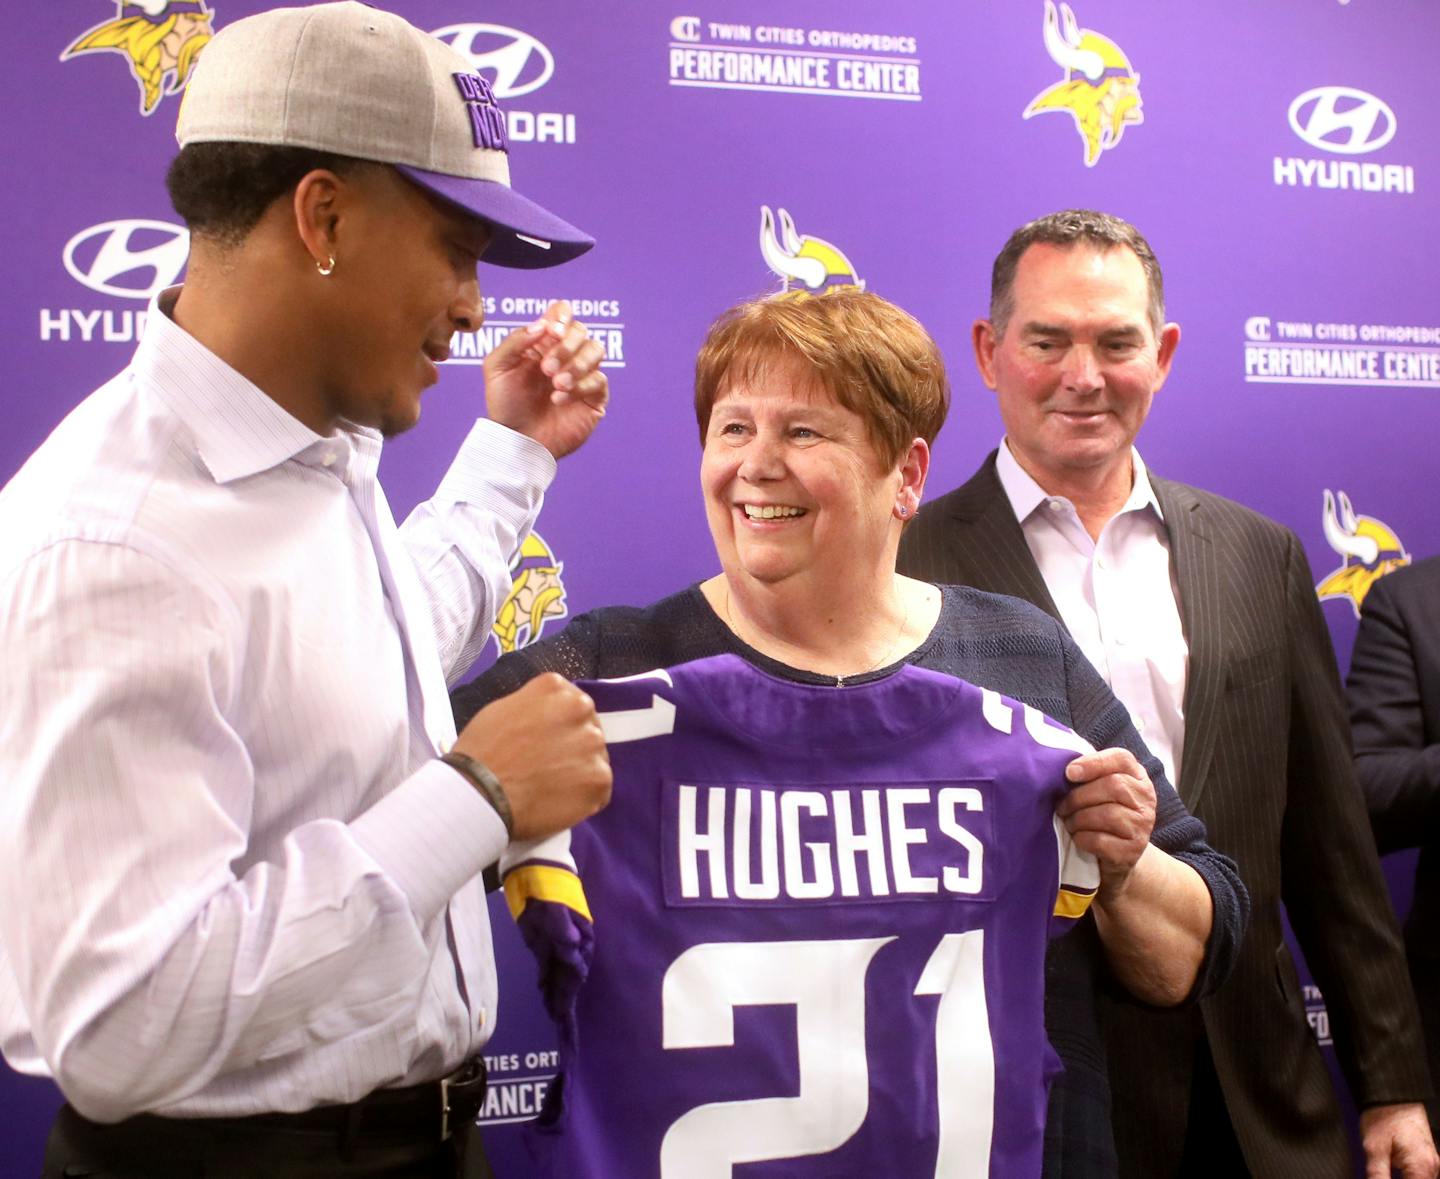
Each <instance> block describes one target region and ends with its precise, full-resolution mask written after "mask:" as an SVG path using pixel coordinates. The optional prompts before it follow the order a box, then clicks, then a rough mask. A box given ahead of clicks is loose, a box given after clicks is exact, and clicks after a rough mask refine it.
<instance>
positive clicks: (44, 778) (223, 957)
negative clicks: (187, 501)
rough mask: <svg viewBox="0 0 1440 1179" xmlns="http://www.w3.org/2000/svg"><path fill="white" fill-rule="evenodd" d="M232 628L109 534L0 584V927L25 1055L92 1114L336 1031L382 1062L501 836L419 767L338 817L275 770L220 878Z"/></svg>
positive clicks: (147, 1102)
mask: <svg viewBox="0 0 1440 1179" xmlns="http://www.w3.org/2000/svg"><path fill="white" fill-rule="evenodd" d="M481 510H485V511H489V510H492V506H491V505H488V504H487V505H486V507H485V508H484V509H481ZM518 526H519V525H518V524H515V523H507V524H503V525H497V526H496V527H495V529H494V530H493V531H494V535H493V537H492V540H491V542H490V543H494V544H501V543H505V542H506V540H507V539H508V538H509V537H510V536H511V534H512V532H513V530H514V529H515V528H517V527H518ZM491 592H493V590H492V591H491ZM245 643H246V636H245V635H244V634H242V633H240V632H239V628H238V626H237V624H236V621H235V619H234V617H233V615H231V614H229V613H227V608H226V606H225V604H224V603H223V602H221V601H220V600H218V599H217V598H215V597H213V596H211V595H209V594H207V593H206V592H204V591H203V590H202V589H201V588H199V587H197V586H196V585H195V584H194V582H193V580H192V579H187V578H182V577H180V576H177V575H176V573H175V572H174V571H173V570H172V569H171V568H170V567H169V566H168V565H167V564H166V562H165V561H163V560H161V559H157V557H156V556H154V555H150V554H148V553H145V552H140V551H136V549H134V548H131V547H126V546H124V545H120V544H113V543H95V542H90V541H76V540H70V541H63V542H61V543H58V544H54V545H51V546H50V547H48V548H45V549H42V550H41V551H40V552H39V553H37V554H35V555H33V556H32V557H30V558H29V559H28V560H27V561H26V562H25V563H24V564H22V565H21V566H19V567H18V568H17V569H15V570H13V571H12V572H11V574H10V575H9V576H8V577H7V578H6V580H5V581H3V582H0V650H3V651H4V652H5V655H6V667H5V669H4V674H3V676H0V783H3V790H0V945H3V947H4V951H3V953H4V954H5V955H7V956H8V957H9V959H10V967H11V969H12V971H13V973H14V977H15V980H16V983H17V986H18V991H19V1000H20V1003H21V1005H22V1007H23V1009H24V1011H25V1012H26V1015H27V1016H28V1021H29V1025H30V1033H31V1036H32V1037H33V1039H34V1041H35V1044H36V1046H37V1047H38V1050H39V1051H40V1053H41V1054H42V1055H43V1057H44V1059H45V1061H46V1062H47V1064H48V1066H49V1068H50V1071H51V1072H52V1074H53V1076H54V1077H55V1079H56V1080H57V1082H58V1083H59V1085H60V1086H61V1088H62V1089H63V1090H64V1092H65V1094H66V1096H67V1097H68V1098H69V1099H70V1100H71V1102H72V1103H74V1104H75V1106H76V1107H77V1108H78V1109H79V1110H80V1111H81V1112H82V1113H84V1114H85V1115H86V1116H88V1117H91V1118H94V1119H97V1120H101V1121H110V1120H115V1119H119V1118H122V1117H125V1116H128V1115H129V1114H131V1113H134V1112H136V1111H139V1110H144V1109H156V1108H162V1107H164V1106H166V1105H169V1104H171V1103H173V1102H176V1101H179V1100H183V1099H184V1098H185V1097H186V1096H187V1095H188V1094H191V1093H194V1092H196V1091H197V1090H199V1089H201V1088H202V1087H204V1086H205V1085H206V1084H207V1083H209V1082H210V1081H211V1080H212V1079H214V1078H216V1077H217V1076H219V1075H221V1074H222V1073H224V1074H230V1073H234V1072H236V1071H240V1070H244V1069H247V1068H251V1067H254V1066H263V1064H264V1062H267V1061H273V1060H278V1059H279V1058H282V1057H285V1056H286V1055H287V1054H291V1053H294V1052H296V1051H297V1050H299V1049H302V1048H304V1049H307V1050H311V1049H314V1048H315V1047H316V1046H319V1045H323V1044H327V1043H334V1042H336V1041H340V1040H347V1041H351V1042H353V1044H354V1046H355V1051H356V1053H358V1054H360V1055H362V1056H365V1057H368V1058H369V1059H370V1060H372V1061H374V1060H375V1059H376V1058H377V1057H382V1056H386V1055H387V1054H388V1056H393V1057H394V1060H395V1061H396V1064H395V1065H394V1067H393V1069H390V1070H389V1071H390V1073H391V1075H399V1073H400V1072H403V1069H404V1065H405V1063H406V1061H407V1060H408V1057H407V1045H410V1044H412V1043H413V1041H414V1040H415V1038H416V1036H417V1034H418V1032H419V1027H418V1024H419V1023H420V1021H419V1020H418V1019H417V1015H416V1012H417V1008H418V1000H419V998H420V992H421V991H422V989H423V988H424V987H425V985H426V977H427V970H429V969H430V967H431V964H432V959H433V958H434V957H435V947H436V945H437V943H438V944H440V945H442V946H443V940H444V927H443V912H444V906H445V904H446V902H447V900H448V899H449V898H450V897H451V896H452V895H453V894H454V893H455V892H456V890H458V889H459V888H460V887H461V886H462V885H463V884H465V882H466V881H468V880H470V879H471V878H473V877H474V876H475V874H476V873H477V872H478V871H479V869H480V868H481V867H482V866H483V865H484V864H486V863H490V862H492V861H494V860H495V859H496V858H497V857H498V855H499V854H500V851H501V849H502V848H503V846H504V843H505V832H504V828H503V825H502V824H501V823H500V820H499V818H498V816H497V815H496V814H495V812H494V811H493V809H492V808H491V807H490V806H489V804H488V803H487V802H486V801H485V800H484V799H482V798H481V797H480V796H479V795H478V793H477V792H475V791H474V790H473V789H471V788H470V787H469V786H468V785H467V784H466V783H465V782H464V781H463V780H462V779H461V778H460V777H459V776H458V775H457V774H455V773H454V772H453V771H452V770H451V769H450V768H449V767H448V766H445V765H443V764H441V763H439V762H429V763H428V764H426V765H424V766H423V767H422V768H421V769H420V770H419V771H418V772H416V773H414V774H413V775H411V776H410V777H408V778H405V779H404V780H402V781H401V782H400V783H399V784H398V785H396V786H395V787H394V788H393V790H391V791H390V792H389V793H388V794H387V795H386V796H385V797H384V798H383V799H382V800H381V801H379V802H378V803H377V804H375V805H373V806H371V807H370V809H369V810H367V811H365V812H363V813H360V814H358V815H355V816H353V817H349V821H343V820H342V819H339V818H317V817H313V816H314V814H315V813H316V810H315V807H316V804H315V801H314V800H315V799H316V798H317V797H319V798H321V799H323V798H324V797H325V795H326V792H327V787H326V784H325V783H323V782H321V783H315V782H310V781H296V782H294V783H287V784H284V786H285V788H287V789H288V788H293V790H294V792H295V798H296V806H297V814H298V815H300V816H301V818H299V819H297V821H296V823H295V825H294V826H293V827H292V828H290V829H289V830H288V834H287V835H286V837H285V838H284V840H283V846H282V850H281V852H280V853H279V854H275V855H272V856H271V857H270V858H269V859H267V860H264V861H261V862H251V863H249V865H248V867H246V868H245V870H244V871H241V872H239V873H238V874H237V871H236V864H237V863H238V862H241V861H244V860H246V859H247V847H248V846H249V825H250V819H251V811H252V807H253V806H254V803H255V797H256V795H255V775H254V768H253V766H252V763H251V757H250V753H249V752H248V751H247V748H246V746H245V744H244V742H243V741H242V740H241V738H240V736H239V735H238V734H237V732H236V731H235V730H234V728H233V727H232V725H231V723H230V722H229V721H227V719H226V715H227V714H226V708H227V704H229V703H230V698H231V695H232V693H234V692H235V691H236V685H237V682H238V674H237V664H238V663H239V661H240V660H241V659H242V658H243V657H245V655H246V651H245ZM307 801H308V805H309V806H310V808H311V811H310V814H311V817H309V818H308V820H307V819H306V818H305V817H304V814H305V811H304V805H305V804H306V803H307ZM440 952H442V953H443V952H444V951H443V949H442V950H441V951H440ZM0 965H3V963H0ZM386 1065H388V1060H386V1061H382V1066H381V1071H382V1073H383V1072H384V1071H386V1067H385V1066H386Z"/></svg>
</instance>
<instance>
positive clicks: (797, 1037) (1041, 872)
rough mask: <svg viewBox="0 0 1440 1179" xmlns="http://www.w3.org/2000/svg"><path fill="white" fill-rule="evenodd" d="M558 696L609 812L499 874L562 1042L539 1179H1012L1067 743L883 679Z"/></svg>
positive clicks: (1055, 905) (749, 669)
mask: <svg viewBox="0 0 1440 1179" xmlns="http://www.w3.org/2000/svg"><path fill="white" fill-rule="evenodd" d="M582 687H584V688H585V690H586V691H588V692H590V693H591V695H592V696H594V698H595V702H596V705H597V707H598V708H599V710H600V713H601V721H602V724H603V725H604V727H605V733H606V739H607V741H608V742H609V748H610V758H611V762H612V764H613V766H614V770H615V789H614V794H613V797H612V799H611V803H610V806H609V807H608V808H607V809H606V810H604V811H602V812H601V813H600V814H599V815H597V816H595V817H594V818H593V819H590V820H589V821H587V822H585V823H583V824H581V825H580V826H578V827H576V828H574V829H573V830H572V831H570V832H566V833H563V834H561V835H559V836H556V837H553V838H551V839H548V840H543V841H540V842H538V843H533V844H525V845H518V844H517V845H515V846H513V847H512V848H511V849H510V851H509V852H508V853H507V855H506V859H505V862H504V864H503V865H502V867H503V871H504V875H505V886H506V893H507V896H508V899H509V902H510V906H511V911H512V912H513V913H515V915H516V918H517V920H518V921H519V923H520V927H521V931H522V933H523V934H524V935H525V938H526V940H527V943H528V944H529V945H530V947H531V949H532V950H533V951H534V952H535V953H536V955H537V958H538V959H539V961H540V964H541V986H542V989H543V991H544V993H545V999H546V1004H547V1008H548V1010H549V1011H550V1014H551V1015H552V1017H554V1018H555V1019H556V1021H557V1022H558V1024H559V1025H560V1029H561V1076H560V1077H559V1078H558V1079H557V1083H556V1085H555V1086H554V1087H553V1088H552V1090H551V1100H550V1102H549V1105H548V1108H547V1110H546V1112H545V1114H544V1115H542V1117H541V1118H540V1119H537V1121H535V1122H532V1123H531V1124H530V1125H529V1126H528V1127H527V1129H526V1136H527V1141H528V1145H529V1147H530V1149H531V1151H532V1154H533V1158H534V1161H535V1164H536V1169H537V1173H538V1174H540V1175H544V1176H554V1177H556V1179H559V1177H561V1176H563V1177H564V1179H585V1177H593V1179H731V1177H732V1176H733V1177H735V1179H779V1177H781V1176H784V1177H786V1179H820V1177H822V1176H823V1177H824V1179H834V1177H836V1176H875V1175H895V1176H904V1177H905V1179H922V1177H930V1176H936V1177H941V1176H943V1177H945V1179H959V1177H965V1179H974V1177H980V1176H997V1177H998V1176H1004V1177H1006V1179H1013V1177H1015V1176H1032V1175H1038V1174H1039V1173H1040V1163H1041V1155H1042V1142H1043V1136H1044V1125H1045V1106H1046V1095H1047V1092H1048V1088H1049V1081H1050V1078H1051V1076H1052V1075H1053V1073H1054V1070H1055V1069H1056V1068H1058V1062H1057V1060H1056V1057H1055V1055H1054V1053H1053V1052H1052V1050H1051V1048H1050V1045H1049V1043H1048V1041H1047V1040H1046V1037H1045V1029H1044V963H1045V947H1046V941H1047V939H1048V937H1050V936H1051V935H1052V934H1054V933H1056V932H1059V931H1061V930H1063V929H1065V928H1068V927H1069V926H1070V925H1071V924H1073V922H1074V920H1075V919H1077V918H1078V917H1079V916H1081V915H1082V914H1083V913H1084V911H1085V909H1086V907H1087V906H1088V904H1089V902H1090V898H1091V896H1092V895H1093V893H1094V890H1095V888H1096V886H1097V885H1098V873H1097V870H1096V866H1095V862H1094V860H1093V859H1092V858H1091V857H1090V856H1088V855H1086V854H1085V853H1082V852H1080V851H1079V850H1078V849H1076V848H1075V847H1073V845H1072V844H1071V843H1070V840H1069V837H1068V836H1067V834H1066V832H1065V829H1064V827H1063V825H1062V824H1061V823H1060V822H1059V821H1058V820H1057V819H1056V818H1055V815H1054V810H1055V806H1056V804H1057V802H1058V801H1059V800H1060V798H1061V796H1062V795H1063V794H1064V792H1065V790H1066V789H1067V783H1066V780H1065V776H1064V769H1065V766H1066V765H1067V764H1068V763H1069V762H1070V761H1071V760H1073V759H1074V757H1075V756H1076V755H1077V754H1078V753H1080V752H1086V751H1088V750H1089V746H1088V745H1087V744H1086V743H1085V742H1084V740H1083V739H1082V738H1080V737H1078V736H1076V735H1075V734H1074V733H1072V732H1071V731H1070V730H1068V729H1065V728H1063V727H1061V726H1058V725H1056V724H1055V723H1054V722H1052V721H1050V720H1048V719H1047V718H1045V717H1043V716H1041V715H1040V714H1039V713H1038V712H1036V711H1035V710H1034V709H1033V708H1030V707H1028V706H1026V705H1023V704H1018V703H1015V702H1014V701H1011V700H1008V699H1005V698H1004V697H1001V696H1000V695H998V694H997V693H995V692H990V691H987V690H984V689H981V688H978V687H976V686H974V685H973V684H970V683H967V682H965V681H963V680H959V679H955V678H954V677H951V676H946V675H941V674H938V673H936V672H931V671H926V670H923V669H920V668H915V667H908V666H907V667H905V668H902V669H901V670H900V671H898V672H897V673H895V674H894V675H892V676H889V677H887V678H885V679H882V680H877V681H873V682H870V683H863V684H859V685H853V686H847V687H844V688H833V687H816V686H811V685H805V684H796V683H792V682H789V681H785V680H778V679H775V678H773V677H771V676H769V675H767V674H765V673H764V672H761V671H759V670H758V669H756V668H755V667H753V666H752V665H750V664H749V663H746V662H745V661H744V660H742V659H740V658H738V657H736V656H733V655H722V656H718V657H716V658H713V659H704V660H699V661H697V662H694V663H688V664H684V665H682V666H679V667H675V668H671V669H668V670H666V671H657V672H654V673H651V674H648V675H643V676H632V677H628V678H627V679H624V680H611V681H599V682H592V683H585V684H582ZM592 923H593V929H592ZM592 933H593V937H592Z"/></svg>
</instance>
